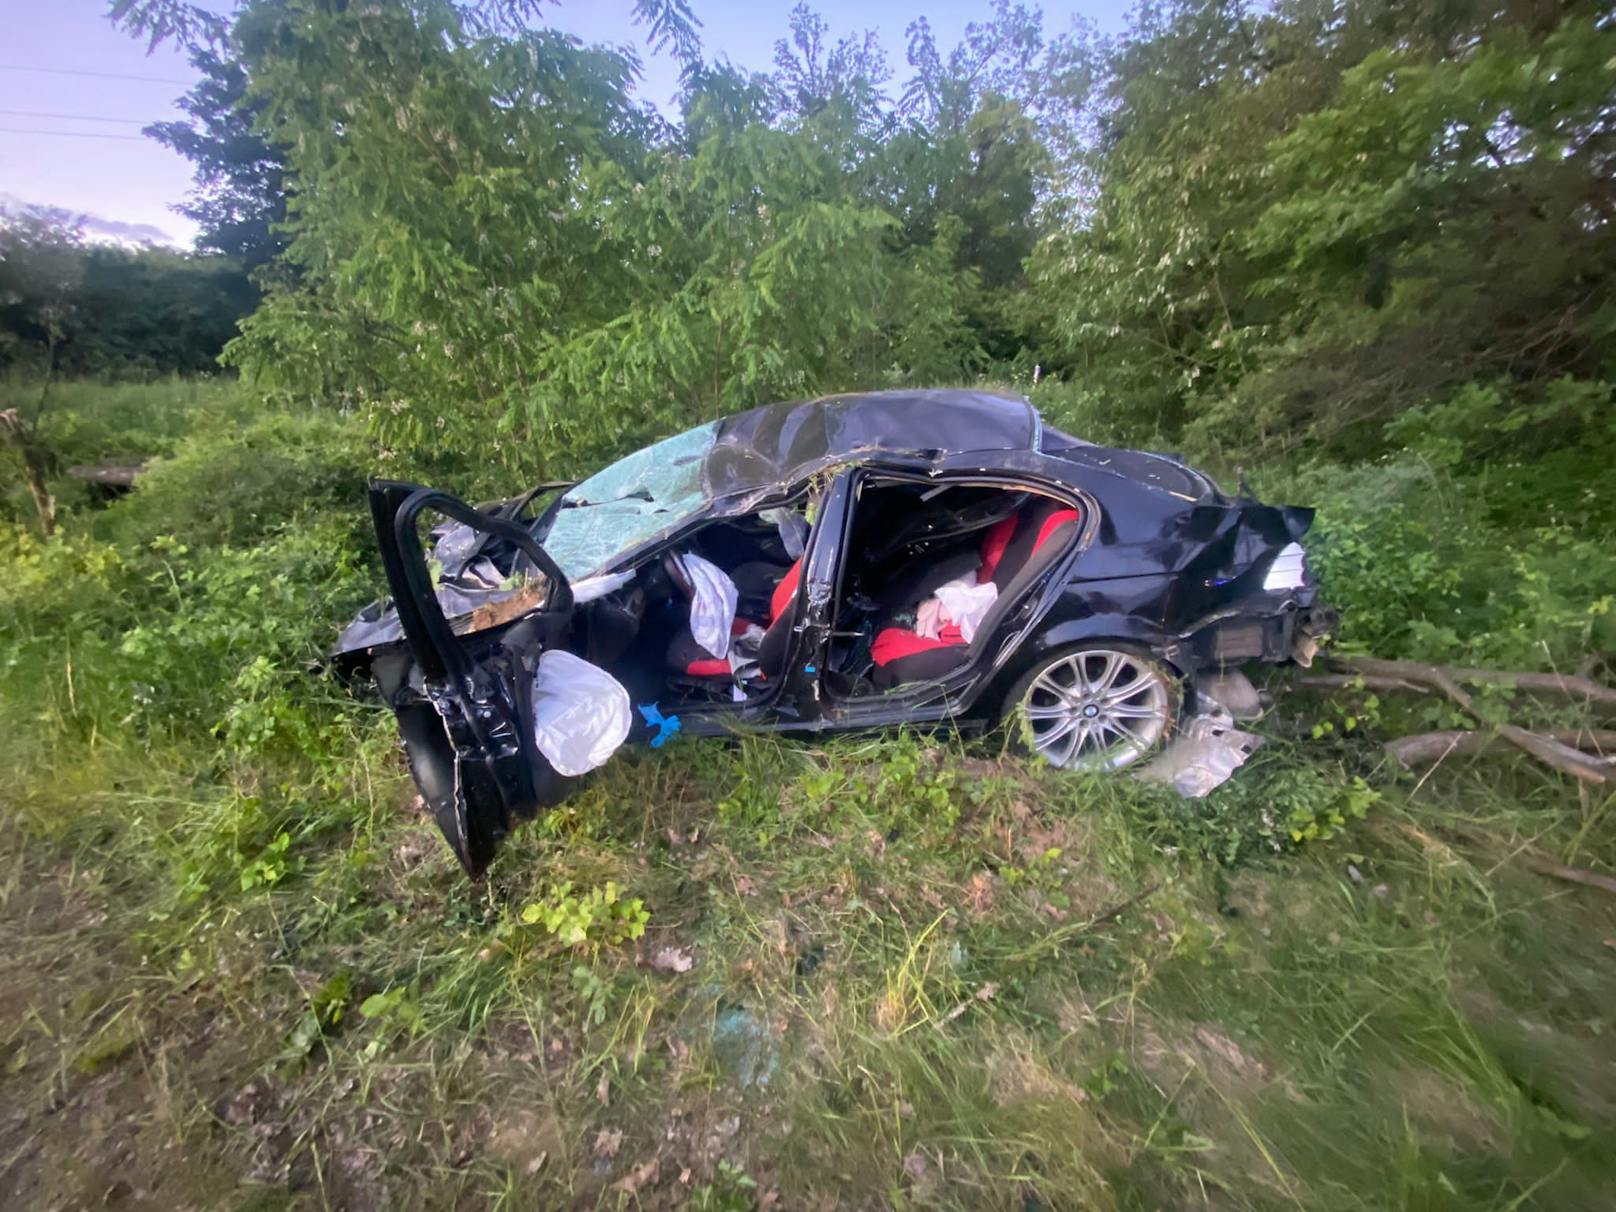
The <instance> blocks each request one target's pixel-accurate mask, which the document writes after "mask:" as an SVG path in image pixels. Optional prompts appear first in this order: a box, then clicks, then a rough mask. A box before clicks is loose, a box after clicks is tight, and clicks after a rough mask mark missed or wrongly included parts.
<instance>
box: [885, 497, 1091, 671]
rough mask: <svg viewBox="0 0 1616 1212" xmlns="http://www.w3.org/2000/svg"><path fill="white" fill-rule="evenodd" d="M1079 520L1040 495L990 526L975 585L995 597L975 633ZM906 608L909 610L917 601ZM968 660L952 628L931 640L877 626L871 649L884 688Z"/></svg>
mask: <svg viewBox="0 0 1616 1212" xmlns="http://www.w3.org/2000/svg"><path fill="white" fill-rule="evenodd" d="M1081 521H1082V515H1081V513H1080V512H1079V511H1078V510H1077V509H1074V508H1073V507H1072V506H1070V505H1067V504H1066V503H1065V502H1063V501H1055V500H1051V499H1049V498H1047V497H1039V498H1037V499H1035V500H1033V501H1030V502H1028V503H1027V504H1026V505H1023V506H1022V507H1021V508H1020V509H1018V510H1016V512H1015V513H1012V514H1010V515H1009V516H1008V517H1005V518H1003V519H1001V520H1000V521H998V522H995V523H994V524H993V525H992V526H990V527H989V528H988V530H987V533H986V534H984V535H983V536H982V543H981V547H980V549H979V552H978V557H979V561H980V562H979V563H978V565H977V569H976V583H977V584H978V585H985V584H987V583H988V582H989V581H992V582H993V584H994V585H996V586H997V587H998V590H999V593H998V597H997V599H996V600H995V602H994V605H993V607H992V608H991V609H990V610H989V611H988V614H987V617H986V618H984V619H983V621H982V626H981V627H979V628H978V629H977V631H978V634H985V633H986V632H987V631H989V630H990V629H991V628H992V626H993V624H994V623H995V622H997V620H998V618H999V616H1000V614H1001V613H1002V610H1003V609H1004V608H1005V607H1007V606H1008V605H1009V603H1011V602H1013V601H1015V600H1016V599H1017V598H1019V597H1020V596H1021V594H1022V591H1023V590H1024V589H1025V588H1026V587H1027V585H1028V584H1029V583H1030V582H1031V581H1032V580H1033V579H1034V578H1035V577H1037V576H1038V575H1039V574H1040V573H1042V572H1043V571H1044V570H1045V569H1047V568H1048V567H1049V565H1050V563H1051V562H1053V561H1054V560H1055V559H1056V558H1058V557H1059V555H1060V554H1061V552H1063V551H1065V550H1066V548H1067V547H1068V546H1069V545H1070V542H1071V540H1072V539H1073V538H1075V537H1076V533H1077V528H1078V525H1079V524H1080V523H1081ZM945 579H946V578H945ZM933 588H935V586H934V587H933ZM928 596H929V595H928ZM906 605H907V607H908V608H909V609H913V607H914V606H916V605H918V603H907V604H906ZM968 657H969V649H968V647H967V646H966V643H965V637H964V636H962V635H961V634H960V632H959V628H958V627H955V626H952V625H949V626H945V627H944V628H943V629H942V631H941V633H940V634H939V636H938V637H937V638H935V639H934V638H932V637H930V636H923V635H921V634H920V633H919V632H917V631H915V630H914V628H912V627H905V626H901V625H897V624H891V623H889V624H887V625H885V626H878V627H877V630H876V633H875V642H874V643H873V644H872V645H871V647H870V659H871V660H872V661H873V662H874V663H875V673H874V676H873V680H874V682H875V684H876V685H877V686H879V687H881V688H883V689H885V688H889V687H892V686H899V685H902V684H903V683H905V682H920V681H931V680H933V679H935V678H939V677H945V676H947V675H948V674H949V673H951V672H953V671H954V670H955V669H957V668H958V667H959V666H961V665H963V664H964V663H965V662H966V660H967V659H968Z"/></svg>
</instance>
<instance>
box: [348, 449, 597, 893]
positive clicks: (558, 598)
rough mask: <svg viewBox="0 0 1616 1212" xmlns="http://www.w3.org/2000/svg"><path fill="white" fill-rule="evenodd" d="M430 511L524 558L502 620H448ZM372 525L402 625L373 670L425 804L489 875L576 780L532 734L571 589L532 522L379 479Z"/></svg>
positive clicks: (478, 870) (459, 854)
mask: <svg viewBox="0 0 1616 1212" xmlns="http://www.w3.org/2000/svg"><path fill="white" fill-rule="evenodd" d="M429 509H430V510H432V511H434V512H436V513H438V514H442V515H444V516H446V517H448V518H451V519H453V520H454V521H456V522H459V523H461V524H463V525H464V526H467V527H469V528H470V529H471V530H472V531H474V532H476V533H477V534H478V535H484V536H490V537H492V538H494V539H499V540H504V541H505V542H507V543H509V544H511V545H512V546H514V547H515V548H516V551H517V552H518V553H519V555H518V562H517V568H518V569H519V571H520V573H521V575H522V577H523V579H524V581H525V584H524V585H523V587H522V590H521V594H520V595H519V597H520V601H518V602H517V607H518V608H517V609H513V610H510V611H508V612H506V613H508V614H509V615H511V616H512V617H509V618H507V619H506V621H504V622H496V623H494V625H492V626H489V627H487V628H486V629H483V630H477V631H470V632H464V633H459V634H457V633H456V631H455V630H454V628H452V627H451V626H450V624H449V621H448V619H447V618H446V617H445V616H444V612H443V609H442V607H441V605H440V604H439V601H438V598H437V595H436V593H435V589H434V585H433V581H432V574H431V571H430V569H429V568H428V566H427V561H426V555H425V551H424V549H423V546H422V541H421V536H420V533H419V527H418V521H419V519H420V517H421V515H422V513H423V512H425V511H426V510H429ZM370 512H371V519H372V521H373V522H374V523H375V527H376V540H377V544H378V546H379V547H380V549H381V555H382V565H383V568H384V569H385V571H386V574H387V582H388V586H389V587H390V589H391V590H392V596H393V603H394V606H395V608H396V610H397V613H398V619H399V622H400V624H401V625H402V628H403V644H402V645H393V646H391V647H389V648H387V649H385V650H380V651H378V652H377V654H376V655H375V657H374V659H373V660H372V662H371V672H372V674H373V675H374V677H375V679H376V683H377V686H378V687H379V689H380V690H381V693H382V696H383V697H384V698H385V699H386V701H387V703H388V705H389V706H390V707H391V708H392V709H393V712H394V714H395V715H396V716H397V717H398V727H399V734H400V736H401V737H402V738H403V741H404V748H405V751H406V753H407V754H408V757H409V764H410V772H411V773H412V774H413V775H414V777H415V782H416V785H417V786H418V787H419V788H420V791H421V795H422V798H423V799H424V800H425V802H426V805H427V807H428V808H429V809H430V811H431V812H432V815H433V817H434V819H435V820H436V821H437V823H438V828H439V829H440V830H442V832H443V836H444V838H445V839H446V840H447V841H448V843H449V845H450V847H451V848H452V849H453V850H454V852H455V857H456V858H458V859H459V860H460V864H461V866H463V867H464V868H465V869H466V872H467V873H468V874H469V875H471V876H472V877H473V878H476V877H479V876H481V875H482V873H483V872H484V871H485V870H486V869H487V867H488V864H489V861H490V860H491V859H492V858H493V856H494V851H495V849H496V848H497V847H498V845H499V843H500V841H501V839H503V838H504V836H505V835H506V834H507V833H508V832H510V830H511V829H512V827H513V826H514V825H515V823H516V822H517V820H519V819H526V818H531V817H532V816H533V815H534V814H535V813H536V812H537V811H538V809H539V808H541V807H545V806H548V805H551V804H554V803H556V802H557V801H558V800H560V799H561V798H563V797H564V796H565V795H566V793H567V791H568V789H569V786H570V784H571V783H572V782H573V780H571V779H568V778H566V777H564V776H563V775H561V774H559V773H557V772H556V770H555V769H554V767H552V766H551V765H550V763H549V762H548V761H546V760H545V758H544V756H543V755H542V754H541V753H540V752H539V749H538V745H537V743H536V741H535V739H534V728H533V680H534V675H535V673H536V670H537V665H538V659H539V656H540V654H542V653H543V652H544V651H545V650H546V649H547V648H550V647H553V646H556V645H558V644H559V643H560V642H561V640H562V638H563V637H564V636H565V634H566V630H567V626H568V623H569V620H570V617H571V614H572V609H573V602H572V589H571V587H570V586H569V585H568V583H567V579H566V577H565V576H563V575H562V573H561V570H560V568H559V567H558V566H557V565H556V563H555V561H554V560H552V559H551V558H550V557H549V555H547V554H546V553H545V551H544V549H543V548H542V547H541V546H540V545H539V544H538V543H537V542H535V541H534V539H533V537H532V535H531V534H530V533H529V530H528V528H527V527H526V526H524V525H522V524H521V523H519V522H517V521H515V520H514V519H512V518H510V517H501V516H499V515H497V514H494V513H490V512H486V511H484V510H479V509H475V508H473V507H472V506H470V505H467V504H466V503H465V502H463V501H460V500H458V499H456V498H455V497H452V496H450V495H449V494H448V493H444V492H440V491H438V490H436V489H431V488H423V487H421V486H419V485H416V484H407V483H401V482H397V481H381V480H373V481H372V482H371V486H370Z"/></svg>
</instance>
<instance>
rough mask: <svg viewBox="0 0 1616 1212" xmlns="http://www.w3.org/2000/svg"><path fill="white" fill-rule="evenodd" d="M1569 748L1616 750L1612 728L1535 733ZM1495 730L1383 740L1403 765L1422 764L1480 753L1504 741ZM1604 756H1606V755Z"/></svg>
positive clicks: (1596, 751) (1599, 753)
mask: <svg viewBox="0 0 1616 1212" xmlns="http://www.w3.org/2000/svg"><path fill="white" fill-rule="evenodd" d="M1537 735H1538V736H1541V737H1545V738H1547V739H1548V740H1551V741H1554V742H1556V743H1557V744H1561V745H1569V746H1571V748H1573V749H1579V750H1584V751H1592V752H1593V753H1594V754H1595V755H1597V756H1603V755H1606V754H1616V729H1612V728H1553V729H1544V730H1543V731H1541V732H1539V733H1538V734H1537ZM1507 743H1508V742H1506V741H1505V740H1504V738H1502V737H1501V736H1499V735H1498V734H1497V733H1496V732H1467V731H1465V730H1464V729H1455V730H1454V731H1451V732H1421V733H1418V734H1416V735H1414V736H1403V737H1398V738H1397V739H1396V740H1395V741H1387V742H1386V752H1387V753H1389V754H1391V755H1392V757H1394V758H1396V759H1397V760H1398V761H1399V762H1401V763H1402V764H1403V765H1405V766H1425V765H1429V764H1430V763H1432V762H1439V761H1441V760H1442V759H1443V758H1445V757H1447V756H1448V755H1449V754H1453V753H1481V752H1482V751H1484V750H1487V749H1496V748H1498V747H1499V746H1500V745H1504V744H1507ZM1607 760H1608V759H1607Z"/></svg>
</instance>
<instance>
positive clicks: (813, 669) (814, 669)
mask: <svg viewBox="0 0 1616 1212" xmlns="http://www.w3.org/2000/svg"><path fill="white" fill-rule="evenodd" d="M802 671H803V672H804V673H818V672H819V666H818V665H804V666H803V667H802Z"/></svg>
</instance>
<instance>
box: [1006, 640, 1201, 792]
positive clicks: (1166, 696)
mask: <svg viewBox="0 0 1616 1212" xmlns="http://www.w3.org/2000/svg"><path fill="white" fill-rule="evenodd" d="M1173 701H1174V695H1173V687H1172V686H1171V684H1170V683H1169V682H1168V679H1167V674H1166V673H1165V672H1164V671H1163V670H1162V669H1161V668H1160V667H1159V666H1157V665H1156V664H1154V663H1153V662H1151V661H1148V660H1146V659H1145V658H1143V657H1141V656H1136V655H1135V654H1133V653H1131V652H1118V651H1116V650H1114V649H1109V648H1088V649H1083V650H1081V651H1078V652H1071V653H1067V654H1066V655H1064V656H1061V657H1058V658H1057V659H1055V660H1053V661H1051V662H1050V663H1049V664H1048V665H1047V666H1046V667H1045V668H1044V669H1043V670H1042V671H1041V672H1040V673H1039V674H1037V676H1035V677H1034V678H1033V679H1032V681H1031V683H1030V684H1029V685H1028V687H1027V692H1026V694H1025V695H1024V696H1023V697H1022V700H1021V703H1020V705H1019V707H1018V714H1019V715H1020V717H1021V720H1022V723H1023V725H1024V726H1025V728H1026V730H1027V735H1028V737H1029V739H1030V741H1031V744H1032V747H1033V750H1034V751H1035V752H1036V753H1038V755H1039V756H1040V757H1042V758H1044V759H1045V760H1046V761H1048V762H1049V763H1050V764H1051V765H1054V766H1059V767H1061V768H1062V769H1064V770H1120V769H1121V768H1122V767H1124V766H1129V765H1132V764H1133V763H1134V762H1136V761H1138V760H1139V759H1140V758H1142V757H1144V756H1145V754H1147V753H1149V752H1150V751H1151V750H1152V749H1154V748H1155V747H1156V745H1157V744H1158V743H1159V742H1160V741H1161V739H1162V738H1163V737H1164V736H1165V735H1166V734H1167V730H1168V728H1169V727H1170V726H1171V724H1172V719H1173Z"/></svg>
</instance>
